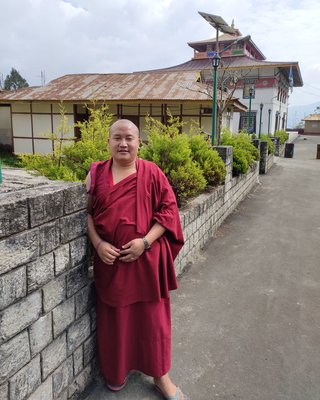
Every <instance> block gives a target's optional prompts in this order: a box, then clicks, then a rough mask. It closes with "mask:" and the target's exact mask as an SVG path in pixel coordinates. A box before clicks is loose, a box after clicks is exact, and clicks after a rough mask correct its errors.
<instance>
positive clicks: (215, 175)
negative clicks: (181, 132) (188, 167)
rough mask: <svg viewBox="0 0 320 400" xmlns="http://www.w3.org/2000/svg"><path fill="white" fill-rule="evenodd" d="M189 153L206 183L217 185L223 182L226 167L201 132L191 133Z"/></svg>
mask: <svg viewBox="0 0 320 400" xmlns="http://www.w3.org/2000/svg"><path fill="white" fill-rule="evenodd" d="M189 144H190V148H191V154H192V158H193V160H195V161H196V162H197V163H198V165H199V166H200V168H201V170H202V172H203V176H204V177H205V179H206V181H207V184H208V185H210V186H215V185H219V184H221V183H223V182H224V179H225V176H226V167H225V165H224V162H223V161H222V159H221V157H220V156H219V154H218V152H217V151H216V150H214V149H212V147H211V146H210V144H209V143H208V141H207V140H206V138H205V136H204V135H203V134H195V135H191V136H190V139H189Z"/></svg>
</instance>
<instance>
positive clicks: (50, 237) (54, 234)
mask: <svg viewBox="0 0 320 400" xmlns="http://www.w3.org/2000/svg"><path fill="white" fill-rule="evenodd" d="M59 244H60V222H59V220H57V221H54V222H50V223H47V224H45V225H41V226H40V227H39V254H40V255H42V254H46V253H49V251H52V250H54V249H56V248H57V247H58V246H59Z"/></svg>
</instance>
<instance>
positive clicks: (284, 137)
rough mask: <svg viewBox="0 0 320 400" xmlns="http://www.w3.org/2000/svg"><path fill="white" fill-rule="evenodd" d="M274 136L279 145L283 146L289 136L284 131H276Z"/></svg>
mask: <svg viewBox="0 0 320 400" xmlns="http://www.w3.org/2000/svg"><path fill="white" fill-rule="evenodd" d="M274 136H275V137H276V138H278V139H279V143H280V144H285V142H286V141H287V140H288V139H289V134H288V133H287V132H286V131H284V130H281V131H276V133H275V134H274Z"/></svg>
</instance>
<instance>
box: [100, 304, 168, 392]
mask: <svg viewBox="0 0 320 400" xmlns="http://www.w3.org/2000/svg"><path fill="white" fill-rule="evenodd" d="M97 344H98V357H99V364H100V369H101V373H102V376H103V377H104V378H105V379H106V380H107V381H108V382H109V383H110V384H113V385H121V384H122V383H123V382H124V381H125V379H126V377H127V375H128V373H129V372H130V371H140V372H143V373H144V374H146V375H149V376H153V377H160V376H162V375H164V374H166V373H167V372H168V371H169V370H170V364H171V312H170V299H162V300H161V301H160V302H157V303H153V302H147V303H145V302H143V303H134V304H130V305H128V306H126V307H110V306H108V305H106V304H104V303H102V302H101V301H100V300H99V299H97Z"/></svg>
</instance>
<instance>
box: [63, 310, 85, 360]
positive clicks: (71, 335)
mask: <svg viewBox="0 0 320 400" xmlns="http://www.w3.org/2000/svg"><path fill="white" fill-rule="evenodd" d="M90 333H91V321H90V316H89V313H87V314H85V315H84V316H83V317H81V318H80V319H78V320H77V321H75V322H74V323H73V324H72V325H71V326H70V327H69V329H68V334H67V342H68V354H71V353H73V352H74V351H75V349H76V348H77V347H79V346H80V345H81V344H82V343H83V342H84V341H85V340H86V339H88V337H89V336H90Z"/></svg>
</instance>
